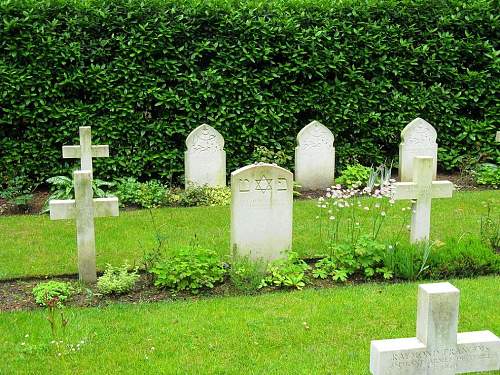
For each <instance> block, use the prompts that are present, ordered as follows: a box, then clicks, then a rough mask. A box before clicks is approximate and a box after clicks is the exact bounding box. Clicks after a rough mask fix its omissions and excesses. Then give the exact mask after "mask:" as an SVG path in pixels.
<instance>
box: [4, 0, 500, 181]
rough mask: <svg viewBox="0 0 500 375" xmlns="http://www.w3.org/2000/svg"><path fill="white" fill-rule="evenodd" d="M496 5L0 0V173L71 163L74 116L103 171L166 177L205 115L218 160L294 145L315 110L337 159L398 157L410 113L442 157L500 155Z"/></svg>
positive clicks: (39, 174) (235, 160) (37, 172)
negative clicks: (103, 153) (432, 135)
mask: <svg viewBox="0 0 500 375" xmlns="http://www.w3.org/2000/svg"><path fill="white" fill-rule="evenodd" d="M497 5H498V2H497V1H496V0H491V1H487V0H467V1H456V0H453V1H450V0H448V1H446V0H443V1H433V0H407V1H389V0H386V1H383V0H378V1H344V2H339V1H335V0H316V1H312V0H306V1H299V0H289V1H283V0H282V1H267V2H261V3H259V2H255V1H254V2H248V1H240V2H238V1H233V2H231V3H227V2H225V1H223V0H220V4H219V3H217V2H207V3H203V4H201V3H199V2H196V1H195V0H190V1H173V2H168V1H156V2H155V1H152V2H146V3H145V2H140V1H135V0H134V1H130V2H127V1H120V0H113V1H102V0H96V1H88V2H64V1H58V2H51V1H47V0H42V1H36V2H35V1H31V2H26V1H18V0H13V1H5V0H2V2H1V6H0V16H1V19H2V23H1V24H0V93H1V95H2V97H1V108H0V165H1V169H0V180H3V181H6V180H8V179H10V178H11V177H12V176H13V175H20V176H26V177H28V178H29V179H30V180H31V181H41V180H43V179H45V178H47V177H49V176H53V175H57V174H62V173H66V172H68V171H69V170H70V169H71V168H72V167H73V165H74V161H68V160H63V159H62V154H61V146H62V145H63V144H75V142H77V135H78V126H81V125H91V126H92V127H93V135H94V142H95V143H107V144H109V145H110V148H111V156H112V157H111V158H109V159H100V160H96V162H95V166H96V172H95V174H96V176H98V177H99V178H102V179H112V178H115V177H119V176H134V177H138V178H160V179H162V180H164V181H169V180H170V179H173V180H174V181H179V180H180V179H181V178H182V174H183V151H184V148H185V145H184V140H185V138H186V136H187V135H188V133H189V132H190V130H191V129H193V128H194V127H196V126H198V125H200V124H201V123H202V122H207V123H208V124H210V125H212V126H214V127H215V128H217V129H218V130H219V131H220V132H221V133H222V134H223V136H224V137H225V139H226V149H227V160H228V171H231V170H234V169H236V168H238V167H240V166H243V165H244V164H246V163H249V162H251V161H252V160H251V154H252V151H253V149H254V147H255V146H257V145H264V146H267V147H268V148H271V149H284V150H286V152H287V153H289V154H290V155H292V154H293V149H294V146H295V136H296V134H297V132H298V131H299V130H300V128H301V127H302V126H304V125H305V124H306V123H308V122H309V121H311V120H313V119H317V120H319V121H320V122H322V123H324V124H325V125H327V126H328V127H329V128H330V129H331V130H332V131H333V132H334V134H335V135H336V147H337V157H338V165H339V167H342V166H343V165H345V164H347V163H351V162H353V161H354V160H358V161H360V162H362V163H365V164H371V163H376V162H381V161H383V160H384V159H386V158H392V157H395V156H396V154H397V145H398V143H399V133H400V131H401V129H402V128H403V127H404V126H405V124H406V123H408V122H409V121H411V120H412V119H413V118H415V117H417V116H419V117H422V118H424V119H426V120H427V121H429V122H430V123H432V124H433V125H434V126H435V127H436V128H437V130H438V134H439V138H438V141H439V144H440V147H441V152H440V155H439V157H440V167H441V168H444V169H456V168H458V167H459V166H460V164H461V163H463V162H464V160H465V159H467V158H468V157H470V156H474V157H480V158H481V159H482V160H490V161H491V160H492V161H494V162H497V163H498V161H499V159H500V152H499V147H498V145H497V144H495V142H494V136H495V131H496V130H497V128H496V127H497V126H498V121H499V117H500V113H499V112H500V95H499V91H500V90H499V84H498V82H499V78H500V75H499V67H500V55H499V51H498V42H499V39H500V38H499V36H500V35H499V32H500V31H499V26H500V19H499V15H498V7H497ZM286 167H289V168H291V167H292V165H288V166H286Z"/></svg>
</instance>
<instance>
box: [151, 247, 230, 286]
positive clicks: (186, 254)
mask: <svg viewBox="0 0 500 375" xmlns="http://www.w3.org/2000/svg"><path fill="white" fill-rule="evenodd" d="M151 273H152V274H153V275H154V278H155V281H154V284H155V285H156V286H158V287H160V288H169V289H172V290H174V291H181V290H189V291H190V292H191V293H193V294H196V293H198V292H199V290H200V289H202V288H213V287H214V286H215V284H216V283H218V282H221V281H222V280H223V278H224V275H225V274H226V270H225V268H224V264H223V263H222V262H221V261H220V260H219V258H218V256H217V253H216V252H215V251H212V250H208V249H204V248H202V247H199V246H194V247H190V248H186V249H181V250H179V252H178V253H177V254H175V255H172V256H169V257H166V258H165V259H163V260H161V261H159V262H158V263H157V264H156V265H155V266H154V267H153V268H152V269H151Z"/></svg>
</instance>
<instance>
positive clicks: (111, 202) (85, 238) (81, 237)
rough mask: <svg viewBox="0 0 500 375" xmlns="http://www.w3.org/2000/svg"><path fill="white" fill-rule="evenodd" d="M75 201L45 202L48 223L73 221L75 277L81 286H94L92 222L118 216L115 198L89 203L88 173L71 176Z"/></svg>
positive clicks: (90, 196)
mask: <svg viewBox="0 0 500 375" xmlns="http://www.w3.org/2000/svg"><path fill="white" fill-rule="evenodd" d="M73 183H74V186H75V199H67V200H57V199H53V200H51V201H50V202H49V208H50V220H63V219H76V238H77V248H78V274H79V278H80V280H82V281H84V282H90V283H92V282H95V281H96V280H97V274H96V259H95V233H94V218H95V217H104V216H118V213H119V211H118V198H116V197H110V198H96V199H93V198H92V197H93V191H92V174H91V173H90V171H75V172H73Z"/></svg>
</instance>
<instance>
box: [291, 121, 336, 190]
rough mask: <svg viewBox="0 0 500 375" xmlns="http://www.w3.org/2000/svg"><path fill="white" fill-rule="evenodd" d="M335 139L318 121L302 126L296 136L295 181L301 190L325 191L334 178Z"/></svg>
mask: <svg viewBox="0 0 500 375" xmlns="http://www.w3.org/2000/svg"><path fill="white" fill-rule="evenodd" d="M334 140H335V138H334V136H333V134H332V132H331V131H330V130H329V129H328V128H327V127H326V126H324V125H323V124H321V123H320V122H318V121H313V122H311V123H309V124H308V125H306V126H304V127H303V128H302V130H301V131H300V132H299V134H298V135H297V147H296V148H295V181H297V183H298V184H299V185H300V186H301V187H302V189H303V190H315V189H325V188H327V187H330V186H332V185H333V179H334V177H335V148H334V147H333V142H334Z"/></svg>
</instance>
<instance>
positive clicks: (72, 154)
mask: <svg viewBox="0 0 500 375" xmlns="http://www.w3.org/2000/svg"><path fill="white" fill-rule="evenodd" d="M62 152H63V158H64V159H80V158H81V157H82V148H81V146H63V147H62ZM91 154H92V157H93V158H107V157H109V146H108V145H96V146H91Z"/></svg>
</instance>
